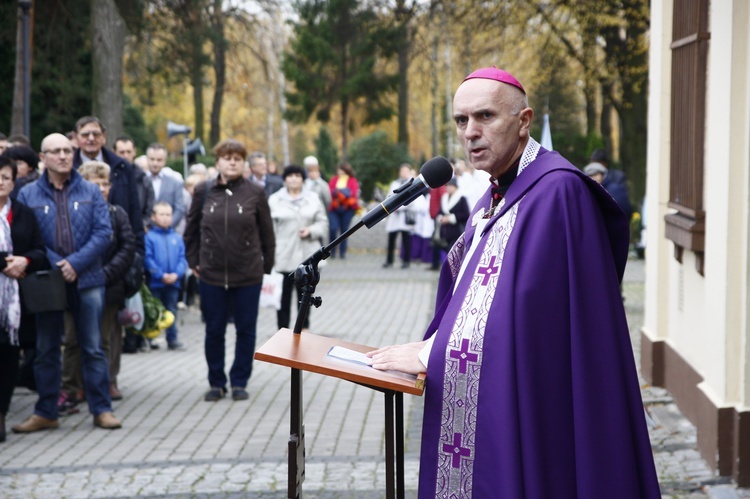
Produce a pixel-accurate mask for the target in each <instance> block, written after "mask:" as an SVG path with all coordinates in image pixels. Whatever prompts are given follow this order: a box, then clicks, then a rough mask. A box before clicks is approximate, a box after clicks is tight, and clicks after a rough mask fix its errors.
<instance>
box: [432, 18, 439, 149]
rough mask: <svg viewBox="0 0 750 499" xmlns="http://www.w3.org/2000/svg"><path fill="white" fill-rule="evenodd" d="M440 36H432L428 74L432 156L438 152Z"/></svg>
mask: <svg viewBox="0 0 750 499" xmlns="http://www.w3.org/2000/svg"><path fill="white" fill-rule="evenodd" d="M439 44H440V38H439V37H438V35H437V33H436V34H435V35H434V36H433V38H432V52H431V53H430V69H431V71H430V75H431V80H432V89H431V90H432V92H431V93H432V104H431V105H430V125H431V131H432V157H433V158H434V157H435V156H438V155H439V154H440V127H439V126H438V102H439V101H440V90H439V88H438V49H439Z"/></svg>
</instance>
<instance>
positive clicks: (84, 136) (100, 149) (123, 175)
mask: <svg viewBox="0 0 750 499" xmlns="http://www.w3.org/2000/svg"><path fill="white" fill-rule="evenodd" d="M76 137H77V138H78V149H76V151H75V155H74V156H73V167H74V168H75V169H76V170H77V169H78V167H79V166H81V165H82V164H83V163H86V162H88V161H94V160H96V161H102V162H104V163H107V164H108V165H109V167H110V169H111V170H110V174H109V181H110V183H111V184H112V188H111V190H110V191H109V199H108V201H109V202H110V203H112V204H114V205H117V206H121V207H122V209H123V210H125V213H127V214H128V219H129V221H130V226H131V227H132V228H133V233H134V234H135V240H136V245H137V247H138V251H139V252H140V253H141V254H143V248H144V246H143V216H142V214H141V205H140V201H139V198H138V187H137V183H136V180H135V174H134V173H133V168H132V167H131V165H130V164H129V163H128V162H127V161H126V160H125V159H123V158H121V157H120V156H118V155H116V154H115V153H113V152H112V151H110V150H109V149H107V148H106V147H104V144H106V143H107V129H106V127H105V126H104V123H102V122H101V120H100V119H99V118H97V117H96V116H84V117H83V118H81V119H79V120H78V121H77V122H76Z"/></svg>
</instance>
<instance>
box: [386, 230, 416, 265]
mask: <svg viewBox="0 0 750 499" xmlns="http://www.w3.org/2000/svg"><path fill="white" fill-rule="evenodd" d="M399 234H401V244H403V245H404V263H409V262H410V261H411V232H409V231H408V230H397V231H394V232H389V233H388V256H387V258H386V262H388V263H393V252H394V251H396V237H397V236H398V235H399Z"/></svg>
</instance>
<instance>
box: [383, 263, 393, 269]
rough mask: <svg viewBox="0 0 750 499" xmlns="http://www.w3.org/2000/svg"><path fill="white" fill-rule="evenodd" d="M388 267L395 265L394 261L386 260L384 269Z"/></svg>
mask: <svg viewBox="0 0 750 499" xmlns="http://www.w3.org/2000/svg"><path fill="white" fill-rule="evenodd" d="M388 267H393V263H392V262H385V263H384V264H383V268H384V269H387V268H388Z"/></svg>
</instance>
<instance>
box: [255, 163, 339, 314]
mask: <svg viewBox="0 0 750 499" xmlns="http://www.w3.org/2000/svg"><path fill="white" fill-rule="evenodd" d="M283 177H284V187H283V188H282V189H280V190H278V191H276V192H275V193H273V194H272V195H271V197H270V198H268V206H269V207H270V208H271V218H272V219H273V229H274V233H275V234H276V256H275V258H274V261H275V262H276V263H275V266H274V268H275V269H276V270H277V271H279V272H281V273H282V274H283V275H284V284H283V286H282V288H281V289H282V291H281V310H279V311H278V312H277V313H276V324H277V326H278V327H279V329H281V328H283V327H289V322H290V317H291V306H292V290H293V289H294V288H295V287H296V286H295V284H294V278H293V277H290V276H289V273H290V272H292V271H293V270H294V269H296V268H297V265H299V264H300V263H301V262H302V260H304V259H305V258H306V257H308V256H310V255H311V254H313V253H314V252H315V250H317V249H318V248H319V247H320V244H319V243H320V239H321V238H322V237H323V236H324V235H325V234H327V233H328V217H327V216H326V210H325V208H324V207H323V203H322V202H321V201H320V197H319V196H318V195H317V194H316V193H314V192H313V191H310V190H307V189H304V188H303V185H304V182H305V170H304V169H303V168H302V167H301V166H296V165H290V166H287V167H286V168H284V175H283ZM299 293H300V290H299V288H297V296H298V297H299ZM303 327H304V328H305V329H307V328H309V327H310V315H309V314H308V316H307V317H306V318H305V323H304V325H303Z"/></svg>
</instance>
